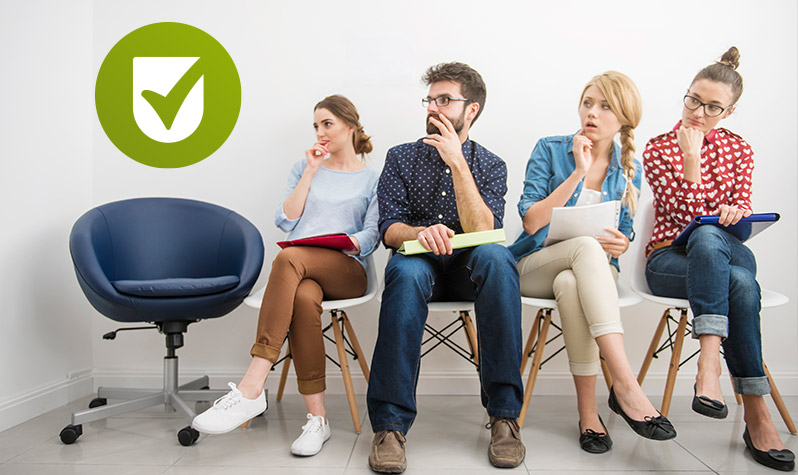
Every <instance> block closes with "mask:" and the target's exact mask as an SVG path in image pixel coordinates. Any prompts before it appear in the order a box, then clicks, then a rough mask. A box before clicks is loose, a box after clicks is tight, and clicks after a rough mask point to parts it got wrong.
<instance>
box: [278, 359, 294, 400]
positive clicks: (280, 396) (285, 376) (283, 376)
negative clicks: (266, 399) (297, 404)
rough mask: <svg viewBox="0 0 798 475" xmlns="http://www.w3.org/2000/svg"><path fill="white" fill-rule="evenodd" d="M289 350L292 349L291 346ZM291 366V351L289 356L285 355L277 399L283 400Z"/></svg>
mask: <svg viewBox="0 0 798 475" xmlns="http://www.w3.org/2000/svg"><path fill="white" fill-rule="evenodd" d="M288 351H289V352H290V351H291V347H288ZM290 367H291V356H290V353H289V355H288V356H286V357H285V359H284V360H283V371H282V373H280V386H279V387H278V388H277V400H278V401H282V400H283V390H285V381H286V380H287V379H288V369H289V368H290Z"/></svg>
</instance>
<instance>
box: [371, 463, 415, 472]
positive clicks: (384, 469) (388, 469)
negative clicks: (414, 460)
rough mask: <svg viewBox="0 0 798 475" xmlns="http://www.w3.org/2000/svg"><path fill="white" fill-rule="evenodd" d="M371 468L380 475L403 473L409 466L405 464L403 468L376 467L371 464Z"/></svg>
mask: <svg viewBox="0 0 798 475" xmlns="http://www.w3.org/2000/svg"><path fill="white" fill-rule="evenodd" d="M369 468H370V469H372V470H374V471H375V472H379V473H402V472H404V471H405V469H406V468H407V464H405V465H404V466H403V467H397V466H389V467H375V466H374V465H372V464H371V463H369Z"/></svg>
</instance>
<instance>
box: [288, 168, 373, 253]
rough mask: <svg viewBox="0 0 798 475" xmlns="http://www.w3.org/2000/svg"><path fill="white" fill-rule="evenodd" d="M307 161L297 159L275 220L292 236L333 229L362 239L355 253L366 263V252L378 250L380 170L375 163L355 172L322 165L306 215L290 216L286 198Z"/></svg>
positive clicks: (315, 178)
mask: <svg viewBox="0 0 798 475" xmlns="http://www.w3.org/2000/svg"><path fill="white" fill-rule="evenodd" d="M305 167H307V161H305V160H304V159H303V160H300V161H298V162H296V163H294V166H293V167H292V168H291V174H290V176H289V177H288V185H287V186H286V190H285V195H284V196H283V199H282V201H280V205H279V206H278V207H277V211H276V213H275V215H274V224H275V225H277V227H278V228H280V229H282V230H283V231H285V232H289V233H290V234H289V235H288V239H302V238H305V237H309V236H316V235H319V234H329V233H346V234H349V235H351V236H354V237H355V238H356V239H357V241H358V243H360V254H358V255H355V256H352V257H354V258H355V259H357V260H358V262H360V263H361V264H362V265H363V266H364V267H365V265H366V260H365V258H366V256H368V255H369V254H371V253H372V252H374V249H376V247H377V244H378V243H379V233H378V231H377V222H378V220H379V206H378V204H377V193H376V191H377V182H378V180H379V177H380V174H379V172H377V171H376V170H374V169H373V168H371V167H366V168H363V169H362V170H358V171H354V172H344V171H337V170H330V169H329V168H325V167H324V166H323V165H322V166H321V167H320V168H319V171H318V172H317V173H316V176H314V177H313V181H312V182H311V183H310V191H308V197H307V199H306V200H305V209H304V211H303V212H302V216H300V217H299V218H296V219H288V216H286V215H285V212H284V211H283V202H285V200H286V198H288V196H290V195H291V192H293V191H294V188H296V185H297V183H299V180H300V178H302V173H304V171H305Z"/></svg>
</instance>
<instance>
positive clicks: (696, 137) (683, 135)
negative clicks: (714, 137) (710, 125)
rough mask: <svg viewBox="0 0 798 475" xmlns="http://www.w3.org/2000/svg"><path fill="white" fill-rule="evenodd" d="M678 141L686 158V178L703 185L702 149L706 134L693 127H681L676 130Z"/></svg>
mask: <svg viewBox="0 0 798 475" xmlns="http://www.w3.org/2000/svg"><path fill="white" fill-rule="evenodd" d="M676 139H677V140H678V142H679V148H680V149H682V156H683V157H684V178H685V179H686V180H689V181H692V182H693V183H701V147H702V146H703V145H704V133H703V132H701V131H700V130H698V129H693V128H692V127H685V126H681V127H679V128H678V129H677V130H676Z"/></svg>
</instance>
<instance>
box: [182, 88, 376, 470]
mask: <svg viewBox="0 0 798 475" xmlns="http://www.w3.org/2000/svg"><path fill="white" fill-rule="evenodd" d="M313 128H314V129H315V130H316V143H315V144H313V145H312V146H311V147H310V148H308V149H307V150H305V158H304V159H303V160H299V161H297V162H296V163H295V164H294V166H293V168H292V169H291V175H290V177H289V180H288V186H287V189H286V193H285V198H284V199H283V201H282V202H281V203H280V205H279V206H278V207H277V212H276V214H275V224H276V225H277V226H278V227H279V228H280V229H282V230H283V231H286V232H289V231H290V233H291V234H290V235H289V239H301V238H303V237H309V236H314V235H319V234H327V233H333V232H343V233H347V234H348V235H349V238H350V239H351V241H352V245H353V247H354V250H353V251H351V252H347V253H344V252H342V251H338V250H334V249H325V248H320V247H305V246H293V247H287V248H285V249H283V250H282V251H280V252H279V253H278V254H277V257H276V258H275V259H274V262H273V263H272V268H271V274H270V275H269V282H268V284H267V285H266V291H265V292H264V294H263V303H262V305H261V310H260V316H259V318H258V329H257V333H256V337H255V344H254V345H253V346H252V349H251V350H250V354H251V355H252V361H251V363H250V365H249V368H248V369H247V372H246V374H244V378H243V379H242V380H241V381H240V382H239V383H238V386H236V385H235V384H233V383H229V385H230V387H231V389H232V390H231V391H230V392H229V393H228V394H227V395H225V396H223V397H222V398H220V399H219V400H217V401H216V402H215V403H214V404H213V407H212V408H210V409H208V410H207V411H205V412H203V413H202V414H200V415H198V416H197V417H195V418H194V421H193V423H192V426H193V427H194V428H195V429H197V430H198V431H200V432H205V433H208V434H222V433H225V432H229V431H231V430H233V429H235V428H236V427H238V426H240V425H241V424H243V423H244V422H246V421H248V420H249V419H251V418H253V417H255V416H257V415H258V414H260V413H262V412H263V411H265V410H266V400H265V397H264V393H263V385H264V384H265V382H266V377H267V376H268V375H269V370H270V369H271V367H272V366H273V365H274V363H275V362H276V361H277V359H278V358H279V356H280V349H281V348H282V346H283V340H285V336H286V334H287V333H288V331H289V329H290V333H288V335H289V336H288V338H289V342H290V346H291V353H292V356H293V361H294V365H295V367H296V374H297V383H298V386H299V392H300V394H302V396H303V397H304V399H305V405H306V406H307V410H308V414H307V423H306V424H305V425H304V426H302V434H301V435H300V436H299V437H298V438H297V439H296V440H295V441H294V443H293V444H292V445H291V453H293V454H294V455H302V456H309V455H315V454H317V453H318V452H319V451H320V450H321V448H322V445H323V444H324V442H326V441H327V439H329V438H330V433H331V432H330V424H329V422H328V421H327V417H326V416H327V414H326V411H325V408H324V390H325V389H326V384H325V379H324V375H325V358H326V356H325V352H324V340H323V337H322V329H321V313H322V308H321V302H322V298H323V297H326V298H328V299H346V298H354V297H360V296H361V295H363V294H364V293H365V292H366V287H367V284H368V282H367V278H366V270H365V267H364V266H365V265H366V262H365V258H366V256H368V255H369V254H370V253H371V252H372V251H374V249H375V248H376V247H377V244H378V239H379V236H378V232H377V219H378V205H377V198H376V189H377V180H378V179H379V173H378V172H377V171H376V170H374V169H373V168H371V167H368V166H366V165H365V164H364V163H363V162H362V161H361V160H359V159H358V155H360V156H361V157H364V156H365V154H367V153H369V152H370V151H371V149H372V145H371V140H370V137H369V136H368V135H366V134H365V133H364V131H363V127H362V126H361V125H360V117H359V115H358V113H357V109H355V106H354V105H353V104H352V102H350V101H349V99H347V98H346V97H344V96H340V95H334V96H329V97H326V98H324V100H322V101H321V102H319V103H318V104H316V107H315V108H314V109H313Z"/></svg>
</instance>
